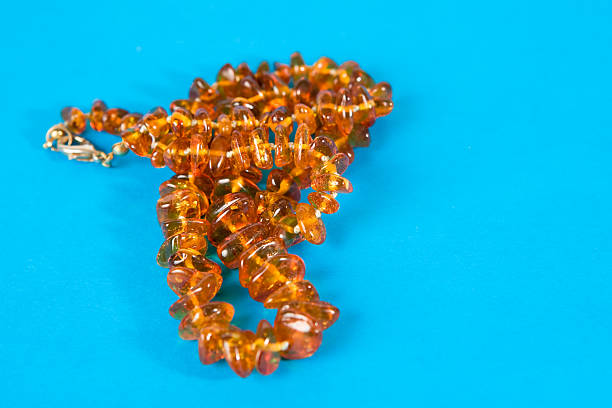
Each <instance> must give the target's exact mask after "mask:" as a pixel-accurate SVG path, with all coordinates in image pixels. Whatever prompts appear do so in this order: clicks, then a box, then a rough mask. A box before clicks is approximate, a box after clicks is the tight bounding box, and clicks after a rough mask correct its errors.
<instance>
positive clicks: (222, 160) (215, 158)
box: [209, 134, 231, 177]
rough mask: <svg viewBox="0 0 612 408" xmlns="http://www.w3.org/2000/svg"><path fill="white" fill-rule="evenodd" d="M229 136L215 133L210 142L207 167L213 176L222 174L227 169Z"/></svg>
mask: <svg viewBox="0 0 612 408" xmlns="http://www.w3.org/2000/svg"><path fill="white" fill-rule="evenodd" d="M230 148H231V147H230V140H229V137H225V136H222V135H220V134H217V136H215V137H214V138H213V140H212V141H211V142H210V153H209V154H210V161H209V168H210V171H211V173H212V175H213V176H215V177H217V176H220V175H222V174H224V173H225V172H226V171H228V169H229V159H228V158H227V157H226V155H225V154H226V153H227V152H228V151H229V150H230Z"/></svg>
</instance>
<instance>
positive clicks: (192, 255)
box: [168, 249, 220, 272]
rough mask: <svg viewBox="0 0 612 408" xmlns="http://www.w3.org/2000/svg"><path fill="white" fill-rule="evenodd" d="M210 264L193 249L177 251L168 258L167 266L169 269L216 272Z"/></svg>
mask: <svg viewBox="0 0 612 408" xmlns="http://www.w3.org/2000/svg"><path fill="white" fill-rule="evenodd" d="M211 262H212V261H210V260H209V259H207V258H206V257H205V256H204V255H202V254H201V253H200V252H199V251H195V250H193V249H179V250H178V251H176V253H175V254H174V255H172V257H170V260H169V261H168V265H169V267H170V268H187V269H195V270H197V271H202V272H215V271H217V269H215V268H214V267H213V266H212V265H211ZM219 271H220V269H219Z"/></svg>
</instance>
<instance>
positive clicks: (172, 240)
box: [157, 232, 208, 268]
mask: <svg viewBox="0 0 612 408" xmlns="http://www.w3.org/2000/svg"><path fill="white" fill-rule="evenodd" d="M207 248H208V243H207V242H206V236H205V235H199V234H195V233H192V232H183V233H181V234H176V235H173V236H171V237H169V238H167V239H166V240H165V241H164V243H163V244H162V246H161V248H159V252H158V253H157V264H158V265H159V266H161V267H162V268H167V267H168V266H169V264H168V261H169V260H170V257H172V255H174V254H175V253H176V251H178V250H179V249H193V250H195V251H198V252H199V253H201V254H202V255H206V249H207Z"/></svg>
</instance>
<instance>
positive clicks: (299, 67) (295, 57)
mask: <svg viewBox="0 0 612 408" xmlns="http://www.w3.org/2000/svg"><path fill="white" fill-rule="evenodd" d="M289 66H290V67H291V76H292V78H293V80H294V81H297V80H298V79H300V78H304V77H308V71H309V68H308V66H307V65H306V63H305V62H304V58H303V57H302V54H300V53H299V52H294V53H293V54H291V58H290V60H289Z"/></svg>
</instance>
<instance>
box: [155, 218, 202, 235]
mask: <svg viewBox="0 0 612 408" xmlns="http://www.w3.org/2000/svg"><path fill="white" fill-rule="evenodd" d="M209 227H210V223H209V222H208V221H207V220H200V219H180V220H172V221H165V222H162V223H161V228H162V233H163V234H164V237H166V238H168V237H171V236H172V235H176V234H180V233H184V232H191V233H194V234H199V235H206V233H207V232H208V228H209Z"/></svg>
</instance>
